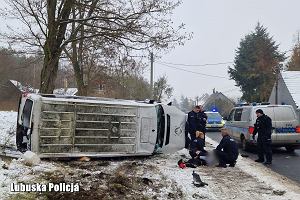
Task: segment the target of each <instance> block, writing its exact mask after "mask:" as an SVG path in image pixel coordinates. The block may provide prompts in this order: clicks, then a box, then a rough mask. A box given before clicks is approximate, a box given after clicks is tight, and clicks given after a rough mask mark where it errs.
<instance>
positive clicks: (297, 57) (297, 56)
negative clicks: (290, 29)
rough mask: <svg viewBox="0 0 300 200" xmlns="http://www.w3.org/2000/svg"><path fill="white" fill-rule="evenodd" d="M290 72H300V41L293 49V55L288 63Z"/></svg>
mask: <svg viewBox="0 0 300 200" xmlns="http://www.w3.org/2000/svg"><path fill="white" fill-rule="evenodd" d="M287 70H288V71H300V41H298V42H297V44H296V45H295V46H294V48H293V54H292V57H291V59H290V60H289V62H288V63H287Z"/></svg>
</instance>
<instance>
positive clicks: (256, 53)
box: [228, 23, 285, 102]
mask: <svg viewBox="0 0 300 200" xmlns="http://www.w3.org/2000/svg"><path fill="white" fill-rule="evenodd" d="M284 60H285V56H284V54H283V53H280V52H279V50H278V45H277V44H276V43H275V41H274V40H273V38H272V37H270V36H269V33H268V32H267V29H266V28H265V27H263V26H262V25H260V24H259V23H258V24H257V26H256V27H255V30H254V32H251V33H250V34H248V35H246V36H245V38H243V39H242V40H241V42H240V46H239V47H238V49H237V51H236V55H235V60H234V66H233V68H231V67H230V68H229V70H228V73H229V75H230V78H231V79H233V80H235V82H236V85H237V86H239V87H240V88H241V90H242V93H243V96H242V99H244V100H246V101H249V102H253V101H256V102H262V101H267V100H268V99H269V96H270V94H271V90H272V87H273V85H274V82H275V78H276V74H275V73H274V72H275V70H276V69H277V67H278V66H279V65H280V62H282V61H284Z"/></svg>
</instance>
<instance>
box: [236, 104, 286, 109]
mask: <svg viewBox="0 0 300 200" xmlns="http://www.w3.org/2000/svg"><path fill="white" fill-rule="evenodd" d="M268 107H292V106H291V105H275V104H271V105H257V106H237V107H235V108H268Z"/></svg>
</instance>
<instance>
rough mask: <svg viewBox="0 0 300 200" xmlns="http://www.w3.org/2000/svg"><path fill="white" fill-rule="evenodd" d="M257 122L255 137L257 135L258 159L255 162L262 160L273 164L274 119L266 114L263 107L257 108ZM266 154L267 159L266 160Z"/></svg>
mask: <svg viewBox="0 0 300 200" xmlns="http://www.w3.org/2000/svg"><path fill="white" fill-rule="evenodd" d="M255 113H256V116H257V119H256V122H255V124H254V131H253V139H255V135H256V133H258V136H257V151H258V159H257V160H255V162H261V163H264V164H266V165H270V164H272V148H271V144H272V140H271V135H272V119H271V118H270V117H268V116H267V115H265V114H264V112H263V111H262V110H261V109H258V110H256V112H255ZM265 156H266V161H265Z"/></svg>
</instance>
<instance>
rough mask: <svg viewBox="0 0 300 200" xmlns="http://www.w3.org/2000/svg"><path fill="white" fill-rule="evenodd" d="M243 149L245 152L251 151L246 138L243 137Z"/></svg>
mask: <svg viewBox="0 0 300 200" xmlns="http://www.w3.org/2000/svg"><path fill="white" fill-rule="evenodd" d="M241 147H242V150H243V151H248V150H249V144H248V143H247V142H246V140H245V138H244V137H241Z"/></svg>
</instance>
